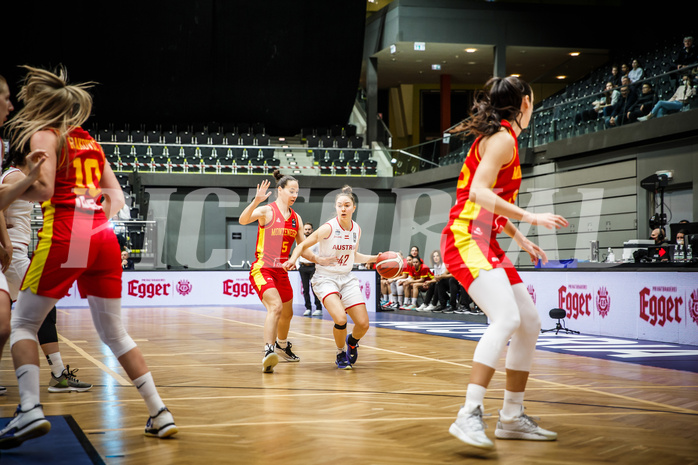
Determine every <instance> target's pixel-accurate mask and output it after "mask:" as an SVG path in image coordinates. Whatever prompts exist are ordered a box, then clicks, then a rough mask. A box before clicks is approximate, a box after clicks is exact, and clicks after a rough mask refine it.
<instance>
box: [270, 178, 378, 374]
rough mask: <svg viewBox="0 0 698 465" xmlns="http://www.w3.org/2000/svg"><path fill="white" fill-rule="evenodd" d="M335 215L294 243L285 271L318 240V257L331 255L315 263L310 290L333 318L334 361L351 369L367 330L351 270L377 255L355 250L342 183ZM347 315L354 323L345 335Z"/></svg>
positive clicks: (355, 232) (352, 202) (350, 199)
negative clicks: (329, 261)
mask: <svg viewBox="0 0 698 465" xmlns="http://www.w3.org/2000/svg"><path fill="white" fill-rule="evenodd" d="M335 209H336V212H337V216H336V217H335V218H332V219H331V220H329V221H328V222H327V223H325V224H323V225H322V226H320V227H319V228H318V229H317V230H316V231H315V232H313V233H312V234H311V235H310V236H308V237H307V238H306V240H304V241H303V242H301V243H300V244H299V245H297V246H296V248H295V249H294V250H293V253H292V254H291V257H290V258H289V259H288V261H287V262H285V263H284V264H283V267H284V268H285V269H286V270H290V269H292V268H293V264H294V263H295V262H296V260H297V259H298V257H299V256H300V255H301V254H302V253H303V251H304V250H306V249H307V248H309V247H312V246H313V245H315V244H317V243H319V248H320V252H319V254H318V257H321V258H326V257H332V258H334V259H335V262H334V263H333V264H331V265H321V264H318V265H317V266H316V267H315V268H316V269H315V274H314V275H313V279H312V285H313V291H314V292H315V294H316V295H317V296H318V297H319V298H320V300H321V301H322V304H323V305H324V306H325V308H326V309H327V312H328V313H329V314H330V316H331V317H332V320H333V321H334V328H333V330H332V332H333V335H334V340H335V343H336V345H337V357H336V360H335V363H336V364H337V368H339V369H341V370H351V369H352V365H353V364H354V363H356V359H357V358H358V347H359V340H360V339H361V338H362V337H363V336H364V335H365V334H366V332H367V331H368V328H369V326H368V312H367V311H366V303H365V302H364V298H363V294H362V293H361V288H360V287H359V281H358V280H357V279H356V277H355V276H354V275H353V274H352V273H351V269H352V267H353V266H354V263H375V262H376V259H377V257H378V255H364V254H362V253H359V240H360V239H361V228H360V227H359V225H358V224H356V223H355V222H354V220H352V215H353V214H354V212H355V211H356V199H355V198H354V194H353V193H352V190H351V187H349V186H344V187H343V188H342V190H341V192H340V193H339V194H337V196H336V197H335ZM347 315H349V316H350V317H351V319H352V321H353V322H354V327H353V328H352V332H351V333H350V334H349V335H347Z"/></svg>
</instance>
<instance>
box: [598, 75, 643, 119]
mask: <svg viewBox="0 0 698 465" xmlns="http://www.w3.org/2000/svg"><path fill="white" fill-rule="evenodd" d="M624 78H625V77H624ZM626 79H627V78H626ZM636 100H637V94H636V93H635V92H633V91H632V90H631V89H630V86H628V85H624V86H623V87H621V88H620V100H619V101H618V102H617V103H616V104H615V105H613V107H612V110H611V114H610V116H607V117H606V121H605V122H604V126H605V127H606V128H610V127H617V126H622V125H623V124H625V123H627V113H628V111H629V110H630V108H631V107H632V106H633V104H634V103H635V101H636Z"/></svg>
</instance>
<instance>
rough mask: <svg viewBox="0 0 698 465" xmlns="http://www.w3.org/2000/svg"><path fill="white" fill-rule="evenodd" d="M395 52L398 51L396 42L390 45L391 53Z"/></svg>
mask: <svg viewBox="0 0 698 465" xmlns="http://www.w3.org/2000/svg"><path fill="white" fill-rule="evenodd" d="M395 52H397V45H395V44H392V45H390V53H395Z"/></svg>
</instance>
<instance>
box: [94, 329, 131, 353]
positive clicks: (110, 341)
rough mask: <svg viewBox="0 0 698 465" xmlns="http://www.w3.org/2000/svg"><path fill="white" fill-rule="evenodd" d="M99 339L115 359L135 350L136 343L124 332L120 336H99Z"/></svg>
mask: <svg viewBox="0 0 698 465" xmlns="http://www.w3.org/2000/svg"><path fill="white" fill-rule="evenodd" d="M99 337H100V339H101V340H102V342H103V343H105V344H106V345H107V346H108V347H109V349H110V350H111V351H112V353H113V354H114V356H115V357H116V358H119V357H121V356H122V355H124V354H125V353H127V352H129V351H130V350H132V349H135V348H136V343H135V342H134V341H133V339H131V336H129V335H128V333H126V332H125V331H124V332H123V333H122V334H100V335H99Z"/></svg>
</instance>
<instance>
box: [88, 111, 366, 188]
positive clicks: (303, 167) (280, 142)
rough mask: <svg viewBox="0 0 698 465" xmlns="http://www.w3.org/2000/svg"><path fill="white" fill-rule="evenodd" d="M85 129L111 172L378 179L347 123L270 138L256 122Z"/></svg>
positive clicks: (359, 138)
mask: <svg viewBox="0 0 698 465" xmlns="http://www.w3.org/2000/svg"><path fill="white" fill-rule="evenodd" d="M88 130H89V131H90V132H91V133H92V135H93V136H94V137H95V138H96V139H97V140H98V141H99V142H100V144H101V145H102V146H103V147H104V150H105V154H106V156H107V160H108V161H109V162H110V163H111V164H112V166H113V169H114V171H115V172H116V173H129V172H133V171H141V172H142V171H147V172H153V173H160V172H161V173H210V174H268V173H270V172H271V171H273V170H274V169H276V168H279V167H280V168H287V169H291V170H293V172H295V173H298V174H300V173H302V174H304V175H313V174H314V175H332V176H337V175H340V176H376V175H377V162H376V160H375V158H374V157H373V156H372V153H371V150H370V149H368V148H365V147H364V138H363V136H361V135H357V134H356V126H354V125H351V124H349V125H346V126H340V125H333V126H330V127H327V128H323V127H318V128H304V129H303V130H302V131H301V133H300V135H295V136H292V137H278V136H277V137H273V136H271V135H269V134H267V133H266V131H265V128H264V125H263V124H261V123H258V124H255V125H248V124H245V123H238V124H217V123H209V124H207V125H202V126H200V127H196V126H194V125H187V126H186V127H185V128H184V129H182V130H178V128H177V127H173V128H170V129H167V130H163V129H162V128H161V127H156V128H147V127H145V126H137V127H134V128H130V127H128V126H126V127H122V128H115V127H114V125H108V126H107V127H93V128H90V129H88Z"/></svg>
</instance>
